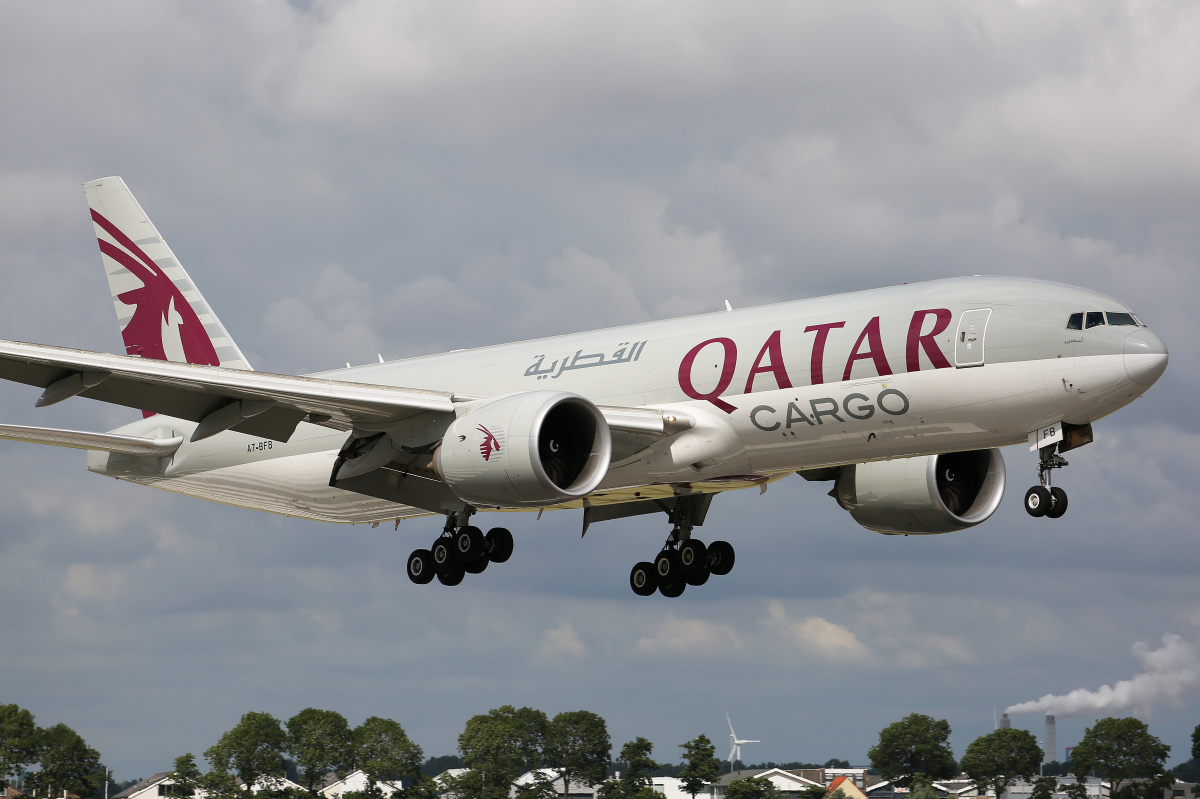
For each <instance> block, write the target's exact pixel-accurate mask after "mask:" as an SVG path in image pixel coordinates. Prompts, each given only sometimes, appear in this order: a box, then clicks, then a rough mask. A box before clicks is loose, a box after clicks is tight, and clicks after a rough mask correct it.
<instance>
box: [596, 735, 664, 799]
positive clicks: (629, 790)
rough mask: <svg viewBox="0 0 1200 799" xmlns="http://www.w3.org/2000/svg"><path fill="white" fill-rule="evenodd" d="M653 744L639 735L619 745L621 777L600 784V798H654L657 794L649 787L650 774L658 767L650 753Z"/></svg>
mask: <svg viewBox="0 0 1200 799" xmlns="http://www.w3.org/2000/svg"><path fill="white" fill-rule="evenodd" d="M653 753H654V744H652V743H650V742H649V741H648V740H646V739H645V738H642V737H641V736H639V737H637V738H635V739H634V740H632V741H630V742H629V743H627V744H625V745H624V746H622V747H621V754H620V755H619V756H618V759H619V760H620V761H621V762H622V763H623V764H624V766H625V769H624V770H623V771H622V773H621V779H619V780H609V781H608V782H606V783H604V784H603V785H602V786H600V790H599V791H598V792H597V796H599V797H600V799H654V797H655V796H657V794H655V793H654V791H653V790H652V789H651V788H650V774H651V772H654V771H657V770H658V769H659V764H658V763H656V762H655V761H654V758H653V757H651V755H652V754H653Z"/></svg>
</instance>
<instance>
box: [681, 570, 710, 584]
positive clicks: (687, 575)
mask: <svg viewBox="0 0 1200 799" xmlns="http://www.w3.org/2000/svg"><path fill="white" fill-rule="evenodd" d="M710 574H712V572H710V571H709V570H708V569H705V570H704V571H702V572H699V573H693V572H684V573H683V579H684V582H686V583H687V584H688V585H697V586H699V585H704V584H705V583H707V582H708V578H709V575H710Z"/></svg>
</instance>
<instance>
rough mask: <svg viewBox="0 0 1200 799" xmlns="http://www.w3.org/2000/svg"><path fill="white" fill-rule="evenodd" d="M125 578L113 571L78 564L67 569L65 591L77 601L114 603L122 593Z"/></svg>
mask: <svg viewBox="0 0 1200 799" xmlns="http://www.w3.org/2000/svg"><path fill="white" fill-rule="evenodd" d="M124 583H125V576H124V575H123V574H119V573H117V572H113V571H100V570H97V569H96V568H95V567H93V566H92V565H91V564H88V563H76V564H74V565H72V566H71V567H69V568H68V569H67V575H66V577H65V578H64V579H63V590H64V591H65V592H66V593H67V595H69V596H70V597H72V598H73V599H77V600H90V599H95V600H100V601H103V602H112V601H113V600H115V599H116V598H117V597H118V596H119V595H120V593H121V586H122V585H123V584H124Z"/></svg>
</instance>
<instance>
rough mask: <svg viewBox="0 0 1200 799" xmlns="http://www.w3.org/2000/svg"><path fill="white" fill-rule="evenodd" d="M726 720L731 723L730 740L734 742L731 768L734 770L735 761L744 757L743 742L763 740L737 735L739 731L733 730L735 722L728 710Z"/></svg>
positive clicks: (730, 756) (731, 751)
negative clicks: (753, 739)
mask: <svg viewBox="0 0 1200 799" xmlns="http://www.w3.org/2000/svg"><path fill="white" fill-rule="evenodd" d="M725 721H726V722H728V723H729V741H730V743H731V744H732V748H731V749H730V750H729V770H730V771H733V764H734V762H735V761H737V760H741V759H742V744H760V743H762V741H751V740H750V739H748V738H739V737H737V733H736V732H734V731H733V722H732V721H730V719H729V711H728V710H726V711H725Z"/></svg>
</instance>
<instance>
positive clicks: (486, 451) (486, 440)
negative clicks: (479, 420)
mask: <svg viewBox="0 0 1200 799" xmlns="http://www.w3.org/2000/svg"><path fill="white" fill-rule="evenodd" d="M475 429H476V430H478V431H479V432H481V433H483V443H482V444H480V445H479V454H480V455H482V456H483V459H484V460H485V461H490V460H491V459H492V453H493V452H499V451H500V439H498V438H496V436H495V434H494V433H492V431H491V430H488V429H487V428H486V427H484V426H483V425H479V426H478V427H476V428H475Z"/></svg>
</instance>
